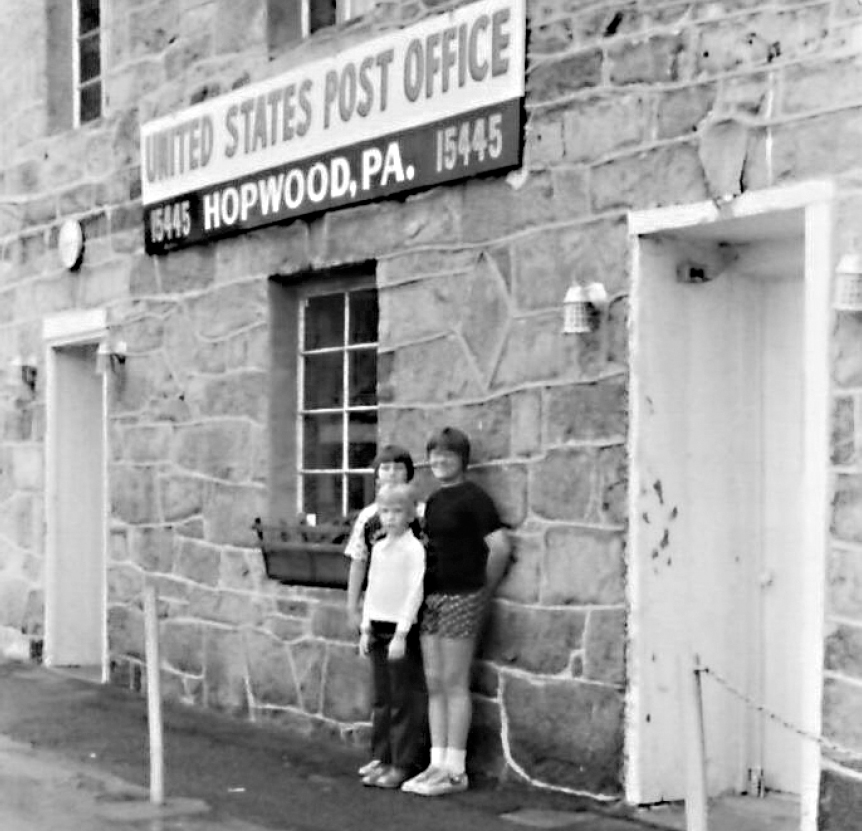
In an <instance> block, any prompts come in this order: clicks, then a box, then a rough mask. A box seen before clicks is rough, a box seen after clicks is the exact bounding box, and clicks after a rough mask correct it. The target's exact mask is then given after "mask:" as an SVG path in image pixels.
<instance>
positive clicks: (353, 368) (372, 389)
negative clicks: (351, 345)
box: [347, 349, 377, 407]
mask: <svg viewBox="0 0 862 831" xmlns="http://www.w3.org/2000/svg"><path fill="white" fill-rule="evenodd" d="M347 360H348V361H349V363H350V378H349V385H350V386H349V395H350V398H349V403H350V404H351V405H352V406H356V405H367V406H371V407H373V406H374V405H375V404H376V403H377V352H376V351H375V350H373V349H363V350H362V351H359V352H349V353H348V358H347Z"/></svg>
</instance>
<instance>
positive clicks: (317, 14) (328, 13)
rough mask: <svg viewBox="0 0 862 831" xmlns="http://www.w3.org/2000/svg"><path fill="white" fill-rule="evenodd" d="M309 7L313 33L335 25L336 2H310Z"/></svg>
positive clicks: (319, 0)
mask: <svg viewBox="0 0 862 831" xmlns="http://www.w3.org/2000/svg"><path fill="white" fill-rule="evenodd" d="M308 6H309V21H310V23H311V25H310V27H309V28H310V29H311V31H312V32H316V31H317V30H318V29H322V28H323V27H324V26H334V25H335V0H308Z"/></svg>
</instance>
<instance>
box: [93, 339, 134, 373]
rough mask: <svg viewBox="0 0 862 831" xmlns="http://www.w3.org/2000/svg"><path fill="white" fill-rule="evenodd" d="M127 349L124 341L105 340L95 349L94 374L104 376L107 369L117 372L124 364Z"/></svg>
mask: <svg viewBox="0 0 862 831" xmlns="http://www.w3.org/2000/svg"><path fill="white" fill-rule="evenodd" d="M126 353H127V347H126V342H125V341H124V340H118V341H114V340H112V339H110V338H105V339H104V340H102V341H100V342H99V347H98V349H96V373H97V374H99V375H104V374H105V373H106V372H107V371H108V370H109V369H110V370H111V371H112V372H118V371H119V370H120V368H121V367H123V366H124V365H125V363H126Z"/></svg>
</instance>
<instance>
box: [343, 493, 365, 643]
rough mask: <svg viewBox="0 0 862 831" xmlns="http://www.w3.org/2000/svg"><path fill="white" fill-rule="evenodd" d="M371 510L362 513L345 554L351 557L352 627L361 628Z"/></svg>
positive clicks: (349, 604)
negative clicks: (360, 602) (361, 600)
mask: <svg viewBox="0 0 862 831" xmlns="http://www.w3.org/2000/svg"><path fill="white" fill-rule="evenodd" d="M369 516H370V514H369V509H368V508H365V509H363V510H362V511H360V513H359V516H358V517H356V522H354V523H353V528H352V530H351V531H350V538H349V539H348V540H347V545H346V547H345V549H344V553H345V555H346V556H347V557H350V574H349V575H348V578H347V619H348V621H349V622H350V625H351V627H353V628H354V629H358V628H359V623H360V617H361V609H360V604H359V599H360V597H361V595H362V583H363V581H364V580H365V575H366V573H367V572H368V546H367V545H366V544H365V526H366V525H367V523H368V519H369Z"/></svg>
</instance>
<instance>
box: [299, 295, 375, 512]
mask: <svg viewBox="0 0 862 831" xmlns="http://www.w3.org/2000/svg"><path fill="white" fill-rule="evenodd" d="M377 320H378V310H377V291H376V289H374V288H370V287H367V286H362V285H361V284H360V285H357V286H356V287H355V288H354V287H350V288H348V289H346V290H339V291H332V290H331V289H329V290H327V289H326V288H325V285H324V284H319V287H318V289H317V292H313V293H309V294H307V295H306V296H305V297H303V299H302V301H301V304H300V321H299V341H300V348H299V372H298V380H299V384H298V386H299V390H298V392H299V395H298V403H299V407H298V416H299V431H298V438H299V442H298V444H299V448H298V449H299V453H298V454H297V455H298V458H299V478H300V483H299V500H300V503H301V510H302V511H303V512H304V513H307V514H315V515H316V516H317V517H318V519H319V520H320V521H325V520H332V519H334V518H338V517H342V516H345V515H346V514H347V513H349V512H350V511H353V510H358V509H359V508H362V507H363V506H364V505H366V504H368V503H369V502H371V501H372V500H373V498H374V482H373V473H372V464H373V461H374V456H375V453H376V452H377Z"/></svg>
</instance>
